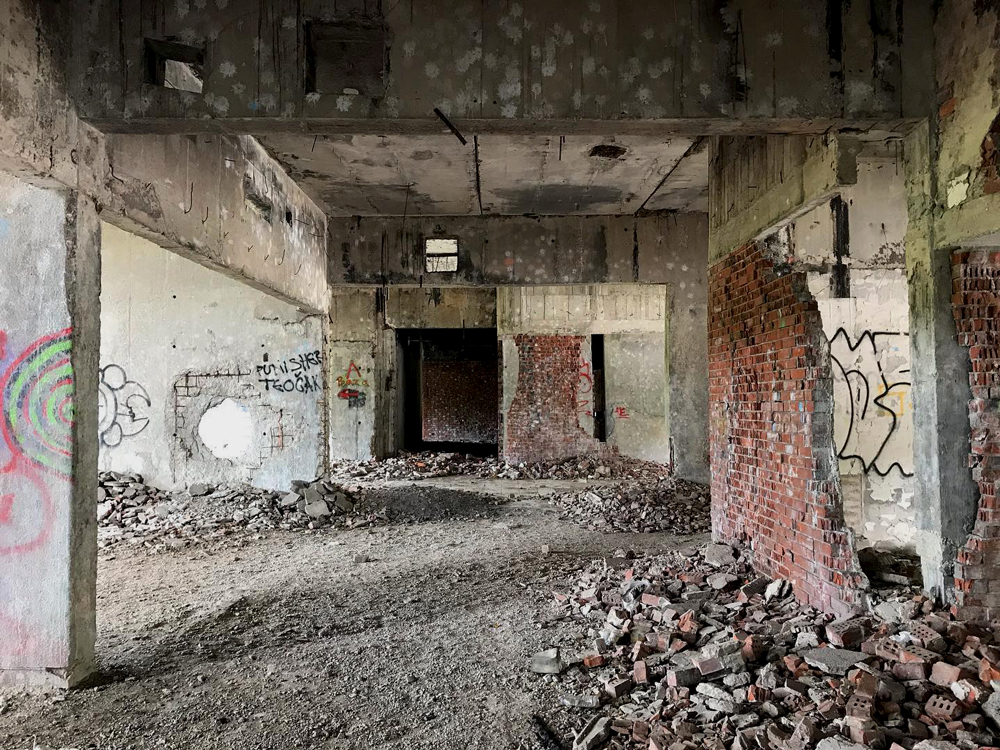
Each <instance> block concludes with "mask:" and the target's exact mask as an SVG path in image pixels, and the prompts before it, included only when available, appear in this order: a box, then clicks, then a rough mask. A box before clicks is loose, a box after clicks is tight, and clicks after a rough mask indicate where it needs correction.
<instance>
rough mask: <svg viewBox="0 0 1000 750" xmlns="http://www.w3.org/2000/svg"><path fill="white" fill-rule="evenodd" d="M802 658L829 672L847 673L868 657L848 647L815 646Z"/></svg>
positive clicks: (836, 673)
mask: <svg viewBox="0 0 1000 750" xmlns="http://www.w3.org/2000/svg"><path fill="white" fill-rule="evenodd" d="M802 658H803V659H805V661H806V664H808V665H809V666H811V667H816V668H817V669H820V670H822V671H823V672H826V673H827V674H834V675H846V674H847V671H848V670H849V669H850V668H851V667H853V666H854V665H855V664H858V663H859V662H862V661H864V660H865V659H867V658H868V657H867V656H866V655H865V654H863V653H861V652H860V651H850V650H848V649H846V648H814V649H810V650H809V651H806V652H805V653H804V654H802Z"/></svg>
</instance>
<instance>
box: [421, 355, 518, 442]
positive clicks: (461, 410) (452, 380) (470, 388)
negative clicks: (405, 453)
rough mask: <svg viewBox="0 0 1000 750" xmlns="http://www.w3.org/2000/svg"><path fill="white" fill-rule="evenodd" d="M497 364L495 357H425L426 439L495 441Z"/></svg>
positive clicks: (433, 440) (424, 409)
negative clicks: (430, 359)
mask: <svg viewBox="0 0 1000 750" xmlns="http://www.w3.org/2000/svg"><path fill="white" fill-rule="evenodd" d="M497 367H498V365H497V362H496V360H487V361H478V362H477V361H460V360H453V361H440V362H435V361H427V360H425V361H424V363H423V370H422V372H423V375H422V378H421V381H422V382H421V385H422V389H423V394H422V397H421V401H422V404H421V417H422V421H423V424H422V425H421V429H422V432H423V439H424V440H426V441H429V442H441V443H496V442H497V422H498V419H499V414H498V412H497Z"/></svg>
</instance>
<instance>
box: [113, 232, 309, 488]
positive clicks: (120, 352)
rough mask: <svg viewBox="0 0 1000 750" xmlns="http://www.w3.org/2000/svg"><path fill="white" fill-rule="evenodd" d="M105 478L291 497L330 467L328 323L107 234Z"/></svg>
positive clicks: (131, 238) (140, 242) (141, 243)
mask: <svg viewBox="0 0 1000 750" xmlns="http://www.w3.org/2000/svg"><path fill="white" fill-rule="evenodd" d="M102 229H103V231H102V235H103V237H102V260H103V270H102V276H103V278H102V312H101V323H102V337H101V384H100V401H99V419H100V424H101V427H100V441H101V455H100V467H101V469H102V470H112V471H118V472H135V473H138V474H140V475H142V476H143V478H144V479H145V480H146V481H147V482H149V483H150V484H152V485H154V486H158V487H162V488H164V489H175V488H184V487H186V486H187V485H189V484H192V483H196V482H198V483H206V482H207V483H212V482H227V483H238V482H246V483H251V484H254V485H256V486H258V487H265V488H273V489H287V488H288V487H289V484H290V482H291V481H292V480H293V479H298V478H301V477H303V476H314V475H315V474H316V473H317V472H318V471H319V470H320V468H321V466H322V463H323V462H322V455H323V452H324V438H323V435H322V424H323V420H322V419H321V411H322V409H323V400H324V398H323V397H324V377H323V361H322V333H321V321H320V319H319V318H318V317H316V316H307V315H305V314H303V313H301V312H299V311H298V310H296V309H295V308H293V307H291V306H289V305H287V304H285V303H283V302H279V301H278V300H275V299H272V298H270V297H268V296H267V295H265V294H262V293H261V292H258V291H256V290H254V289H250V288H248V287H246V286H244V285H242V284H238V283H236V282H235V281H232V280H230V279H227V278H224V277H222V276H220V275H219V274H216V273H213V272H211V271H209V270H207V269H205V268H202V267H201V266H199V265H198V264H195V263H192V262H191V261H188V260H186V259H184V258H181V257H178V256H176V255H174V254H172V253H170V252H168V251H166V250H164V249H163V248H160V247H157V246H156V245H153V244H152V243H151V242H149V241H147V240H144V239H142V238H140V237H136V236H135V235H131V234H128V233H127V232H123V231H122V230H120V229H118V228H117V227H114V226H111V225H109V224H104V225H102Z"/></svg>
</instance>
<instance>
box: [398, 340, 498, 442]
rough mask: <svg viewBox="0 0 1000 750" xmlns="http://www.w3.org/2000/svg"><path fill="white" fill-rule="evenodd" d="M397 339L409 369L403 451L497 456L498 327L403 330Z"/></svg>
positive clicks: (402, 412) (405, 384)
mask: <svg viewBox="0 0 1000 750" xmlns="http://www.w3.org/2000/svg"><path fill="white" fill-rule="evenodd" d="M396 335H397V341H398V343H399V347H400V350H401V354H402V370H403V371H402V376H403V377H402V386H403V387H402V409H401V410H400V418H401V419H402V420H403V429H402V431H401V433H402V438H403V441H402V447H403V449H404V450H407V451H423V450H434V451H458V452H462V453H474V454H477V455H484V456H495V455H496V453H497V444H498V442H499V441H498V436H497V435H498V422H499V418H498V415H499V406H498V405H499V375H500V374H499V367H500V361H499V358H498V347H497V332H496V329H495V328H487V329H471V330H468V329H437V328H433V329H423V330H397V332H396Z"/></svg>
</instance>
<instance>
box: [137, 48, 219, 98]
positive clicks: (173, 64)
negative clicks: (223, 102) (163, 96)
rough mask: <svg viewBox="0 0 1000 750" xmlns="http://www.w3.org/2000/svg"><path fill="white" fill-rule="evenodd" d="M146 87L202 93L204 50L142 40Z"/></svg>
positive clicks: (203, 83)
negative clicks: (144, 44)
mask: <svg viewBox="0 0 1000 750" xmlns="http://www.w3.org/2000/svg"><path fill="white" fill-rule="evenodd" d="M146 83H151V84H152V85H154V86H162V87H163V88H167V89H177V90H178V91H190V92H191V93H193V94H200V93H202V90H203V88H204V85H205V50H204V49H203V48H202V47H193V46H191V45H189V44H181V43H179V42H173V41H169V40H165V39H146Z"/></svg>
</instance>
